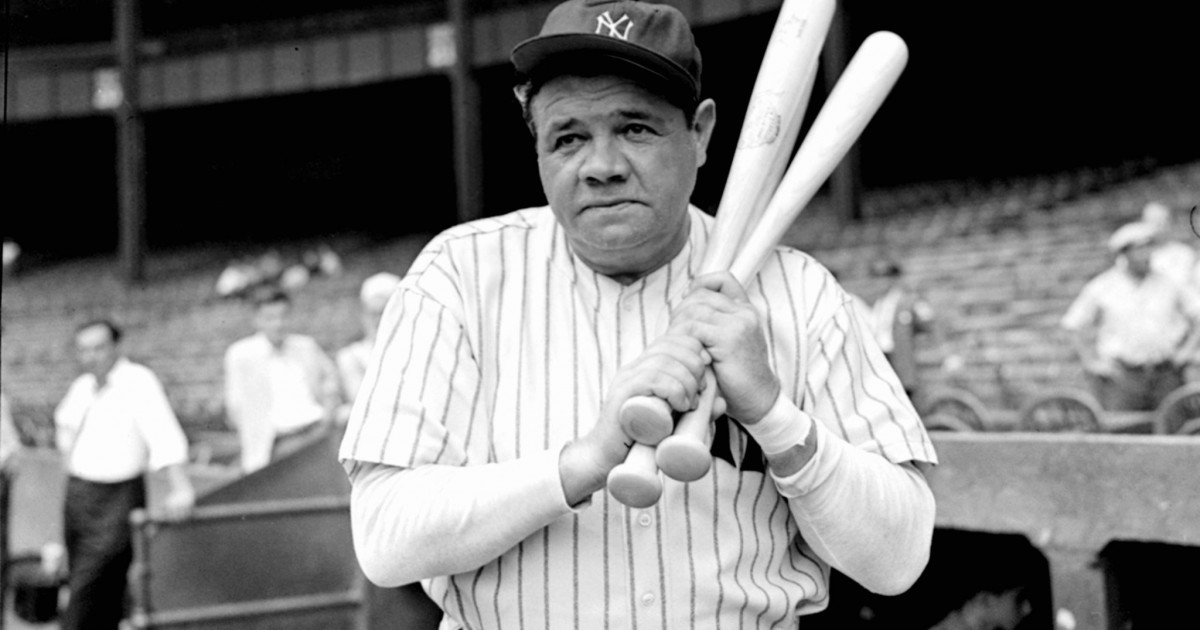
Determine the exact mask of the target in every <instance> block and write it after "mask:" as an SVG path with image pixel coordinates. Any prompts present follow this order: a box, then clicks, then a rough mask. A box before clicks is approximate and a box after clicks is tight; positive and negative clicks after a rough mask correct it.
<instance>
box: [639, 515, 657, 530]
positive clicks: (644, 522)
mask: <svg viewBox="0 0 1200 630" xmlns="http://www.w3.org/2000/svg"><path fill="white" fill-rule="evenodd" d="M653 522H654V517H652V516H650V513H649V512H642V513H641V514H640V515H639V516H638V524H639V525H641V526H642V527H650V524H651V523H653Z"/></svg>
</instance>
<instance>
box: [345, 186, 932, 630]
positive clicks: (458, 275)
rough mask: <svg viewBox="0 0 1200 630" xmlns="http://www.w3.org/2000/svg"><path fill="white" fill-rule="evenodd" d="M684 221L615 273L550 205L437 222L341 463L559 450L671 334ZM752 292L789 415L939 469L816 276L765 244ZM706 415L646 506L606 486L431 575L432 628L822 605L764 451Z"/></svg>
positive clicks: (823, 278) (887, 374) (381, 347)
mask: <svg viewBox="0 0 1200 630" xmlns="http://www.w3.org/2000/svg"><path fill="white" fill-rule="evenodd" d="M689 213H690V214H689V216H690V220H691V225H690V228H689V229H690V234H689V238H688V242H687V244H686V245H685V246H684V248H683V249H682V250H681V251H680V252H679V254H678V255H677V256H675V258H674V259H673V260H671V262H670V263H669V264H667V265H666V266H664V267H662V268H660V269H658V270H656V271H654V272H652V273H651V274H649V275H647V276H645V277H643V278H641V279H640V280H638V281H636V282H634V283H632V284H629V285H622V284H620V283H618V282H616V281H615V280H612V279H611V278H608V277H606V276H603V275H601V274H598V273H596V272H594V271H592V270H591V269H590V268H588V267H587V266H586V265H585V264H584V263H583V262H582V261H580V260H579V259H578V258H577V257H576V256H574V255H573V254H572V252H571V248H570V246H569V244H568V242H567V240H566V238H565V235H564V233H563V230H562V229H561V227H560V226H559V225H558V223H557V221H556V220H555V217H554V215H553V213H552V212H551V211H550V209H549V208H546V207H544V208H534V209H526V210H521V211H517V212H514V213H511V214H508V215H504V216H500V217H494V218H488V219H482V220H478V221H474V222H470V223H466V224H462V225H459V226H455V227H454V228H451V229H449V230H447V231H446V232H443V233H442V234H440V235H439V236H438V237H436V238H435V239H434V240H433V241H431V242H430V243H429V244H428V245H427V246H426V248H425V249H424V250H423V251H422V253H421V254H420V255H419V256H418V258H417V259H416V261H414V263H413V265H412V267H411V269H410V270H409V272H408V274H407V275H406V276H405V278H404V280H403V282H402V284H401V287H400V289H399V291H398V292H397V294H396V295H395V296H393V298H392V300H391V302H390V303H389V305H388V308H387V310H386V312H385V314H384V318H383V321H382V323H381V326H380V330H379V333H378V336H377V341H376V345H375V348H374V355H373V359H372V362H371V365H370V367H369V369H368V372H367V376H366V380H365V382H364V384H363V388H362V392H363V393H362V394H360V396H359V399H358V401H357V402H356V404H355V408H354V412H353V413H352V415H351V418H350V421H349V424H348V425H347V429H346V433H345V437H344V438H343V442H342V447H341V453H340V457H341V458H342V459H343V460H344V461H355V460H356V461H363V462H374V463H384V464H388V465H393V466H399V467H406V468H411V467H419V466H423V465H428V464H448V465H457V466H472V465H480V464H487V463H489V462H502V461H509V460H513V459H518V458H522V457H529V456H535V455H538V454H543V453H545V452H546V451H548V450H549V451H554V452H557V451H558V450H560V449H561V448H562V446H563V445H564V444H566V443H567V442H568V441H570V440H572V439H574V438H576V437H578V436H580V435H582V434H584V433H586V432H587V431H588V430H589V429H590V427H591V426H592V425H593V424H594V423H595V421H596V418H597V417H598V415H599V410H600V407H601V404H602V402H603V400H604V396H605V393H606V391H607V389H608V387H609V384H610V382H611V381H612V379H613V377H614V375H615V374H616V373H617V370H618V368H619V367H620V366H621V365H623V364H625V363H626V362H628V361H631V360H633V359H634V358H635V357H637V356H638V355H639V354H640V353H641V351H642V350H643V349H644V348H645V347H646V346H647V345H648V344H649V343H650V342H651V341H652V340H653V339H655V337H656V336H657V335H659V334H660V333H662V332H663V331H665V330H666V327H667V323H668V317H669V313H670V309H671V307H672V306H673V305H675V304H677V303H678V302H680V301H681V300H682V299H683V297H684V295H685V293H686V292H687V290H688V288H689V285H690V283H691V280H692V278H693V277H694V275H695V274H696V273H697V272H698V269H699V267H700V262H701V258H702V256H703V251H704V248H705V246H706V244H707V239H708V234H709V230H710V229H711V226H712V218H711V217H709V216H708V215H706V214H704V213H703V212H701V211H700V210H698V209H696V208H694V207H693V208H690V210H689ZM746 288H747V291H748V293H749V295H750V297H751V300H752V302H753V303H754V304H755V306H756V307H757V308H758V310H759V312H760V314H761V316H762V321H763V322H764V325H765V334H766V338H767V342H768V345H769V347H770V349H771V356H770V357H769V359H770V362H771V364H772V367H773V368H774V370H775V372H776V374H777V375H778V377H779V379H780V382H781V383H782V386H783V388H784V391H785V393H786V394H787V395H789V396H790V397H791V399H792V400H793V401H794V402H796V403H797V406H799V407H800V408H801V409H802V410H804V411H805V412H807V413H809V414H810V415H811V416H812V417H814V418H815V419H816V420H817V421H820V422H822V423H824V424H825V425H826V426H827V427H828V428H829V429H831V430H832V431H833V432H834V433H835V434H836V435H838V436H840V437H841V438H842V439H844V440H846V441H847V442H849V443H851V444H854V445H856V446H858V447H859V448H862V449H864V450H866V451H870V452H874V453H877V454H879V455H882V456H883V457H885V458H887V459H889V460H891V461H893V462H903V461H910V460H915V461H925V462H931V463H936V455H935V453H934V450H933V447H932V445H931V443H930V441H929V438H928V436H927V435H926V433H925V430H924V428H923V426H922V425H921V422H920V420H919V419H918V417H917V414H916V412H915V411H914V410H913V407H912V405H911V403H910V402H909V400H908V398H907V397H906V396H905V395H904V392H903V389H902V388H901V386H900V384H899V382H898V380H897V379H896V377H895V374H894V373H893V372H892V370H891V368H890V367H889V366H888V364H887V361H886V359H885V358H884V356H883V354H882V353H881V352H880V351H879V349H878V348H877V347H876V346H875V345H874V342H873V341H871V340H870V335H869V333H868V332H867V330H866V328H865V327H864V325H863V323H862V322H861V321H860V320H859V319H858V317H857V316H856V312H855V310H854V309H853V308H851V306H850V301H849V298H848V296H847V294H846V293H845V292H844V291H843V290H842V289H841V287H839V286H838V285H837V283H836V282H835V281H834V280H833V278H832V276H831V275H830V274H829V272H828V271H827V270H826V269H825V268H824V267H822V266H821V265H820V264H819V263H818V262H816V261H815V260H814V259H812V258H811V257H809V256H808V255H806V254H804V253H801V252H799V251H796V250H793V249H789V248H782V247H781V248H777V250H776V251H775V252H774V254H773V256H772V257H771V258H770V259H769V260H768V261H767V262H766V264H765V265H764V267H763V269H762V271H761V272H760V273H759V275H758V276H757V277H756V279H755V280H754V281H753V282H751V284H750V285H749V286H747V287H746ZM717 423H718V431H717V438H716V440H715V442H714V446H713V453H714V459H713V466H712V468H711V469H710V471H709V473H708V474H707V475H706V476H705V477H703V478H701V479H699V480H697V481H694V482H691V483H680V482H675V481H673V480H670V479H664V490H663V495H662V498H661V499H660V501H659V502H658V503H657V504H656V505H654V506H653V507H650V508H647V509H633V508H628V507H626V506H624V505H622V504H621V503H619V502H617V501H616V500H614V499H613V498H612V497H611V496H610V495H609V494H608V493H607V492H598V493H596V495H595V496H594V497H593V499H592V502H591V504H590V505H588V506H587V507H585V508H583V509H581V510H579V511H578V512H576V513H573V514H570V515H567V516H564V517H562V518H560V519H558V520H556V521H554V522H552V523H551V524H550V525H548V526H547V527H545V528H544V529H542V530H540V531H538V532H536V533H534V534H533V535H531V536H529V537H528V538H526V539H525V540H523V541H522V542H520V543H519V544H518V545H517V546H515V547H514V548H512V549H509V550H508V551H507V552H505V553H504V554H503V555H501V556H500V557H498V558H495V559H494V560H492V561H490V562H487V563H485V564H484V565H483V566H482V567H480V568H479V569H477V570H473V571H469V572H466V573H461V574H457V575H450V576H442V577H436V578H433V579H430V580H425V581H424V582H423V585H424V587H425V589H426V591H427V592H428V593H429V594H430V596H431V597H432V598H433V600H434V601H436V602H437V603H438V604H439V605H440V606H441V607H442V609H443V610H444V611H445V612H446V619H445V620H444V621H443V627H444V628H458V627H466V628H510V629H521V630H525V629H538V628H547V629H549V628H588V629H592V628H594V629H598V630H600V629H602V630H607V629H610V628H638V629H647V630H648V629H653V628H730V629H732V628H739V629H742V628H792V627H795V626H796V625H797V623H798V620H797V617H798V616H799V615H802V614H806V613H811V612H816V611H818V610H821V609H823V608H824V607H825V606H826V605H827V588H828V582H829V573H830V569H829V565H828V564H827V563H826V562H825V561H823V560H822V559H820V558H819V557H817V556H816V554H815V553H814V552H813V551H812V549H811V548H810V547H809V546H808V545H807V544H806V543H805V541H804V540H803V539H802V537H801V535H800V533H799V528H798V527H797V524H796V517H795V516H794V515H793V514H792V513H791V512H790V511H789V509H788V503H787V501H786V500H785V499H784V498H782V497H781V495H780V494H779V491H778V490H777V488H776V485H775V484H776V482H775V481H774V480H773V479H772V478H771V477H770V476H769V475H768V474H765V473H764V465H763V460H762V455H761V452H760V451H759V450H758V449H757V445H755V444H754V443H753V442H752V441H751V440H750V439H749V438H748V436H747V435H746V433H745V432H744V431H742V430H741V429H740V428H739V426H738V425H737V424H736V423H734V422H732V421H729V420H727V419H724V418H722V419H718V421H717ZM464 500H466V499H464ZM512 509H513V510H514V511H519V510H520V509H521V506H518V505H514V506H512ZM448 544H453V541H448Z"/></svg>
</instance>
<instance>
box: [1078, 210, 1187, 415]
mask: <svg viewBox="0 0 1200 630" xmlns="http://www.w3.org/2000/svg"><path fill="white" fill-rule="evenodd" d="M1158 234H1159V231H1158V229H1157V227H1156V226H1154V225H1151V224H1149V223H1146V222H1143V221H1138V222H1134V223H1128V224H1125V225H1123V226H1121V227H1120V228H1119V229H1118V230H1117V231H1116V232H1114V233H1113V235H1112V236H1111V237H1110V238H1109V240H1108V248H1109V251H1111V252H1112V253H1113V255H1114V256H1115V257H1116V261H1115V263H1114V264H1113V266H1112V267H1111V268H1109V269H1108V270H1106V271H1104V272H1103V273H1101V274H1100V275H1098V276H1096V277H1095V278H1093V279H1092V280H1090V281H1089V282H1088V283H1087V284H1086V285H1084V287H1083V291H1081V292H1080V294H1079V296H1078V297H1077V298H1075V301H1074V302H1073V303H1072V304H1071V306H1070V308H1069V309H1068V310H1067V312H1066V314H1065V315H1063V318H1062V322H1061V325H1062V327H1063V328H1064V329H1066V330H1067V331H1069V332H1070V333H1071V339H1072V342H1073V344H1074V346H1075V350H1076V352H1077V353H1078V354H1079V357H1080V359H1081V361H1082V362H1083V369H1084V373H1085V375H1086V377H1087V379H1088V382H1089V384H1090V385H1091V387H1092V389H1093V390H1094V391H1095V393H1096V397H1097V398H1098V399H1099V401H1100V404H1101V405H1102V406H1103V407H1104V408H1105V409H1115V410H1152V409H1154V408H1155V407H1157V406H1158V403H1159V402H1161V401H1162V399H1163V398H1164V397H1166V395H1167V394H1168V393H1170V392H1171V391H1172V390H1174V389H1176V388H1178V387H1179V386H1180V385H1182V384H1183V371H1184V367H1185V365H1186V363H1187V360H1188V358H1189V357H1190V356H1193V353H1194V352H1195V351H1196V348H1197V343H1198V342H1200V299H1197V297H1196V295H1195V294H1194V293H1192V292H1189V291H1187V290H1185V289H1184V288H1183V287H1182V286H1181V285H1179V284H1178V283H1176V282H1174V281H1172V280H1171V279H1170V278H1168V277H1167V276H1165V275H1163V274H1161V273H1159V272H1157V271H1155V270H1154V268H1153V267H1152V265H1151V256H1152V255H1153V252H1154V248H1155V247H1156V245H1157V244H1158Z"/></svg>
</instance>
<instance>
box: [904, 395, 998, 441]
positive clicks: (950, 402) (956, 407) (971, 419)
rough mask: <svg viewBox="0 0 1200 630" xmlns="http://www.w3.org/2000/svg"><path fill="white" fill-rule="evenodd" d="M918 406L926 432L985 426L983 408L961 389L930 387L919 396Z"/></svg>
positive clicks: (963, 429)
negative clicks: (929, 390) (923, 394)
mask: <svg viewBox="0 0 1200 630" xmlns="http://www.w3.org/2000/svg"><path fill="white" fill-rule="evenodd" d="M918 409H919V411H920V412H921V419H922V421H923V422H924V423H925V428H926V429H928V430H930V431H984V430H986V429H987V427H988V420H987V416H988V413H987V408H986V407H985V406H984V404H983V402H982V401H980V400H979V397H978V396H976V395H975V394H972V393H971V392H969V391H967V390H965V389H958V388H940V389H936V390H933V391H932V392H930V393H929V394H927V395H925V396H922V397H921V402H920V404H919V406H918Z"/></svg>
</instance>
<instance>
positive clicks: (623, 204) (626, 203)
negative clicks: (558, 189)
mask: <svg viewBox="0 0 1200 630" xmlns="http://www.w3.org/2000/svg"><path fill="white" fill-rule="evenodd" d="M636 203H637V202H636V201H634V200H633V199H609V200H605V201H596V202H592V203H588V204H585V205H584V206H583V209H584V211H585V212H586V211H588V210H624V209H626V208H628V207H630V206H632V205H634V204H636Z"/></svg>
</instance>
